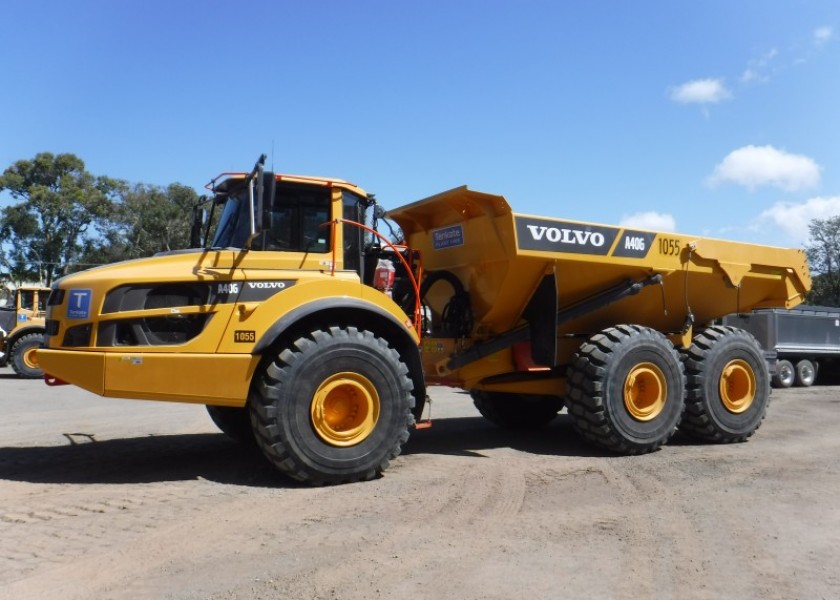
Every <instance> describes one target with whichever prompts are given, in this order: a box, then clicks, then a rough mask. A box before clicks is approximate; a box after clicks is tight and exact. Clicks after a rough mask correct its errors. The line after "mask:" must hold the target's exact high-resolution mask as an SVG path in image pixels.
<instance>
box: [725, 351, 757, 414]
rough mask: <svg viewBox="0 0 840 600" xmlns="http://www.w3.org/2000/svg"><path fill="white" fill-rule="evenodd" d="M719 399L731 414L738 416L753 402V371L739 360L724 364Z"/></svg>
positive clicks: (744, 362)
mask: <svg viewBox="0 0 840 600" xmlns="http://www.w3.org/2000/svg"><path fill="white" fill-rule="evenodd" d="M720 399H721V401H722V402H723V406H724V407H725V408H726V410H728V411H729V412H731V413H735V414H739V413H742V412H744V411H746V410H747V409H748V408H749V407H750V406H752V403H753V400H755V371H753V369H752V367H751V366H750V365H749V364H748V363H747V362H746V361H743V360H741V359H736V360H731V361H729V362H728V363H726V366H725V367H724V368H723V372H722V373H721V375H720Z"/></svg>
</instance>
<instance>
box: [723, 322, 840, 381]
mask: <svg viewBox="0 0 840 600" xmlns="http://www.w3.org/2000/svg"><path fill="white" fill-rule="evenodd" d="M723 323H725V324H726V325H732V326H734V327H740V328H742V329H745V330H747V331H749V332H750V333H752V334H753V336H755V338H756V339H757V340H758V342H759V343H760V344H761V346H762V347H763V348H764V349H765V350H768V351H770V352H771V353H772V366H773V368H772V373H773V385H774V386H775V387H780V388H787V387H790V386H792V385H797V386H802V387H808V386H811V385H813V384H814V383H815V382H816V380H817V375H818V374H822V375H823V376H825V377H828V376H830V375H835V374H836V371H837V369H836V365H837V361H838V359H840V309H838V308H835V307H826V306H800V307H797V308H793V309H789V310H786V309H780V308H773V309H758V310H755V311H753V312H751V313H737V314H732V315H727V316H726V317H724V318H723Z"/></svg>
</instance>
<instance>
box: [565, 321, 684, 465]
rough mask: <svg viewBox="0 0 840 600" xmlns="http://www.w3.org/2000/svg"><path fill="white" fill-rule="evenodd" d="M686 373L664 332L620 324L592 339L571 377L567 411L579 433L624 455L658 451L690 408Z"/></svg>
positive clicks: (571, 369) (576, 359)
mask: <svg viewBox="0 0 840 600" xmlns="http://www.w3.org/2000/svg"><path fill="white" fill-rule="evenodd" d="M684 390H685V373H684V371H683V366H682V363H681V361H680V357H679V354H678V353H677V351H676V349H675V348H674V345H673V344H672V343H671V342H670V341H668V339H667V338H666V337H665V336H663V335H662V334H661V333H659V332H658V331H655V330H653V329H650V328H648V327H642V326H640V325H618V326H616V327H611V328H609V329H606V330H604V331H602V332H601V333H598V334H595V335H593V336H592V337H590V338H589V340H587V341H586V342H585V343H584V344H583V345H582V346H581V347H580V349H579V350H578V352H577V353H576V354H575V356H574V358H573V360H572V364H571V365H570V366H569V368H568V371H567V373H566V406H567V407H568V409H569V414H570V415H571V416H572V419H573V423H574V426H575V429H577V431H578V432H579V433H580V434H581V435H582V436H583V437H584V438H585V439H587V440H589V441H590V442H593V443H594V444H596V445H598V446H601V447H603V448H606V449H607V450H611V451H612V452H616V453H620V454H643V453H645V452H651V451H653V450H656V449H657V448H659V446H661V445H662V444H664V443H665V442H666V441H667V440H668V439H669V438H670V437H671V435H673V433H674V430H675V429H676V426H677V424H678V423H679V421H680V417H681V416H682V413H683V409H684V407H685V403H684V395H685V392H684Z"/></svg>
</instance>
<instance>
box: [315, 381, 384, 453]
mask: <svg viewBox="0 0 840 600" xmlns="http://www.w3.org/2000/svg"><path fill="white" fill-rule="evenodd" d="M311 416H312V427H313V428H314V430H315V433H316V434H317V435H318V437H320V438H321V439H322V440H323V441H325V442H326V443H328V444H330V445H331V446H339V447H344V446H353V445H356V444H359V443H361V442H363V441H364V440H366V439H367V438H368V437H369V436H370V434H371V433H372V432H373V430H374V429H375V428H376V422H377V421H378V420H379V394H377V392H376V388H375V387H374V385H373V384H372V383H371V382H370V380H369V379H367V378H366V377H364V376H363V375H360V374H358V373H336V374H335V375H332V376H331V377H328V378H327V379H325V380H324V381H323V382H322V383H321V385H320V386H318V389H317V390H316V391H315V395H314V396H313V398H312V405H311Z"/></svg>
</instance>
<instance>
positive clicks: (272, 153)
mask: <svg viewBox="0 0 840 600" xmlns="http://www.w3.org/2000/svg"><path fill="white" fill-rule="evenodd" d="M271 172H272V173H274V139H273V138H272V140H271Z"/></svg>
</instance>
